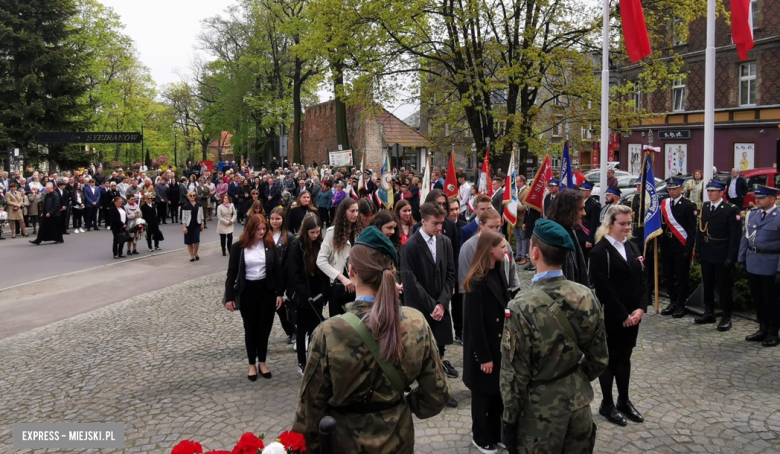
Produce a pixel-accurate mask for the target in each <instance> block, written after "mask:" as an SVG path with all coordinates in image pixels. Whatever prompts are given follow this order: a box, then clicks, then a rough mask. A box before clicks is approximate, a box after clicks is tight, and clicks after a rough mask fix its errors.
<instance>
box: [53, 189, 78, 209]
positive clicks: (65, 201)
mask: <svg viewBox="0 0 780 454" xmlns="http://www.w3.org/2000/svg"><path fill="white" fill-rule="evenodd" d="M59 191H60V190H59V189H55V190H54V192H57V193H59ZM59 196H60V206H63V207H65V208H70V204H71V201H72V200H73V195H72V193H71V192H70V191H68V189H67V188H66V189H63V190H62V194H59Z"/></svg>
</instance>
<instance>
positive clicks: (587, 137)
mask: <svg viewBox="0 0 780 454" xmlns="http://www.w3.org/2000/svg"><path fill="white" fill-rule="evenodd" d="M580 137H581V138H582V140H583V141H585V142H589V141H591V140H593V125H592V124H588V127H587V128H580Z"/></svg>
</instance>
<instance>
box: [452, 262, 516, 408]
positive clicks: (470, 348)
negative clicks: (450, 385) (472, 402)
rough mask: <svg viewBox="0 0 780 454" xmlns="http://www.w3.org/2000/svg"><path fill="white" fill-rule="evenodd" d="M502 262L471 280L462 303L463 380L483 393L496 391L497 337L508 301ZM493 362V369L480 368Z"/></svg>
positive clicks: (497, 381)
mask: <svg viewBox="0 0 780 454" xmlns="http://www.w3.org/2000/svg"><path fill="white" fill-rule="evenodd" d="M501 265H502V264H499V266H496V267H495V268H493V269H492V270H491V271H490V272H489V273H488V274H487V276H485V278H484V279H482V280H479V281H476V280H473V281H471V285H470V287H471V291H470V292H468V293H466V296H465V298H464V307H463V311H464V314H463V383H465V384H466V386H467V387H468V388H469V389H470V390H472V391H479V392H481V393H485V394H499V393H500V389H499V376H500V374H501V337H502V333H503V332H504V317H505V316H504V310H505V309H506V308H507V304H509V291H508V290H507V287H508V284H507V282H506V276H505V274H504V270H503V269H502V266H501ZM491 361H492V362H493V372H492V373H491V374H486V373H484V372H482V370H481V369H480V367H481V365H482V364H484V363H489V362H491Z"/></svg>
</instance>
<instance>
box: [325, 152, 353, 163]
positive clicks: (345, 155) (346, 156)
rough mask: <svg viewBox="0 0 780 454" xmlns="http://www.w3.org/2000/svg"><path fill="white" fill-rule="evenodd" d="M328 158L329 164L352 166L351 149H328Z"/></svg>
mask: <svg viewBox="0 0 780 454" xmlns="http://www.w3.org/2000/svg"><path fill="white" fill-rule="evenodd" d="M328 159H329V161H330V165H331V166H334V167H342V166H349V167H352V165H353V164H352V150H343V151H329V152H328Z"/></svg>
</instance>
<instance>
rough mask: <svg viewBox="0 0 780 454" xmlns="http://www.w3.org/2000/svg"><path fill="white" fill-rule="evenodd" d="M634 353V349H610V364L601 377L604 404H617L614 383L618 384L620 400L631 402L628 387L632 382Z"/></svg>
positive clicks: (600, 383)
mask: <svg viewBox="0 0 780 454" xmlns="http://www.w3.org/2000/svg"><path fill="white" fill-rule="evenodd" d="M633 352H634V347H625V346H623V347H615V348H609V363H607V368H606V369H604V372H602V373H601V375H600V376H599V385H601V394H602V396H603V398H602V402H604V403H605V404H608V405H614V404H615V401H614V399H613V397H612V383H617V389H618V400H619V401H622V402H626V401H628V400H629V398H628V385H629V382H630V381H631V354H632V353H633Z"/></svg>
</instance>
